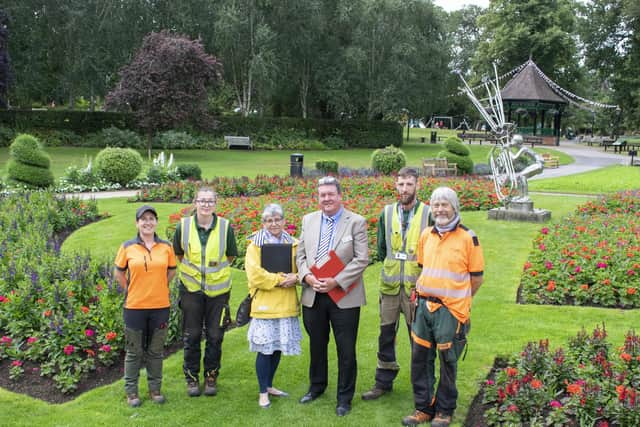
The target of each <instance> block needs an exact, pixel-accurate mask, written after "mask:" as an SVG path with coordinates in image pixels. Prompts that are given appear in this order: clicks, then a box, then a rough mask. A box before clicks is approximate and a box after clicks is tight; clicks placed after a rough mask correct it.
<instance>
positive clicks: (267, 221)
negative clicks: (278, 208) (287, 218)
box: [262, 218, 284, 224]
mask: <svg viewBox="0 0 640 427" xmlns="http://www.w3.org/2000/svg"><path fill="white" fill-rule="evenodd" d="M282 221H284V218H269V219H265V220H264V221H262V222H264V223H265V224H280V223H281V222H282Z"/></svg>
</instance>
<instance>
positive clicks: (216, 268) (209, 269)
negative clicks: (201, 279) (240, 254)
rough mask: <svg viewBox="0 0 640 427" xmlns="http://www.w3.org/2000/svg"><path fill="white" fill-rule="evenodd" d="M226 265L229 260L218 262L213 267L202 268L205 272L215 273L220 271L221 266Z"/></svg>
mask: <svg viewBox="0 0 640 427" xmlns="http://www.w3.org/2000/svg"><path fill="white" fill-rule="evenodd" d="M228 266H229V261H222V262H221V263H219V264H218V265H217V266H215V267H206V268H205V269H204V272H205V274H211V273H217V272H218V271H220V270H222V269H223V268H225V267H228Z"/></svg>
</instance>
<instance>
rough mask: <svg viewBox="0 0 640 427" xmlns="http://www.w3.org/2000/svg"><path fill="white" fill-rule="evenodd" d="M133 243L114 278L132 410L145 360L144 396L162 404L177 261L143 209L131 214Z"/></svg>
mask: <svg viewBox="0 0 640 427" xmlns="http://www.w3.org/2000/svg"><path fill="white" fill-rule="evenodd" d="M136 227H137V229H138V234H137V236H136V237H135V238H133V239H131V240H128V241H126V242H124V243H123V244H122V245H121V246H120V249H119V251H118V255H116V260H115V265H116V266H115V278H116V280H117V281H118V283H120V286H122V288H123V289H124V290H125V295H126V296H125V302H124V310H123V313H124V325H125V341H126V344H125V346H126V347H125V349H126V357H125V360H124V388H125V392H126V393H127V403H128V404H129V406H131V407H137V406H140V404H141V403H142V402H141V400H140V397H139V394H138V378H139V376H140V367H141V365H142V361H143V360H146V367H147V382H148V385H149V396H150V398H151V400H152V401H153V402H155V403H164V402H165V398H164V396H162V393H161V392H160V388H161V386H162V356H163V354H162V353H163V350H164V341H165V338H166V336H167V325H168V323H169V307H170V301H169V283H170V282H171V280H172V279H173V276H175V274H176V256H175V254H174V252H173V247H172V246H171V243H169V242H167V241H164V240H161V239H160V238H159V237H158V235H157V234H156V228H157V227H158V214H157V212H156V210H155V209H154V208H153V207H151V206H149V205H144V206H141V207H140V208H138V210H137V211H136Z"/></svg>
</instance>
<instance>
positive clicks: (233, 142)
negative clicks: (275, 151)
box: [224, 136, 253, 150]
mask: <svg viewBox="0 0 640 427" xmlns="http://www.w3.org/2000/svg"><path fill="white" fill-rule="evenodd" d="M224 142H226V143H227V148H231V147H244V148H247V149H249V150H252V149H253V144H251V138H249V137H248V136H225V137H224Z"/></svg>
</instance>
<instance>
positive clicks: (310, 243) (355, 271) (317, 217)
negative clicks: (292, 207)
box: [296, 209, 369, 308]
mask: <svg viewBox="0 0 640 427" xmlns="http://www.w3.org/2000/svg"><path fill="white" fill-rule="evenodd" d="M321 224H322V212H321V211H316V212H312V213H310V214H307V215H305V216H304V218H302V233H301V235H300V242H299V244H298V252H297V255H296V264H297V266H298V277H299V278H300V282H301V283H302V298H301V302H302V305H304V306H305V307H311V306H313V302H314V300H315V297H316V292H315V291H314V290H313V289H312V288H311V287H310V286H309V285H307V284H306V283H304V281H303V280H304V277H305V276H306V275H307V274H311V271H310V268H311V266H313V265H314V263H315V258H316V253H317V251H318V243H319V242H318V241H319V239H320V226H321ZM331 249H333V250H334V251H335V252H336V255H338V257H339V258H340V259H341V260H342V262H343V263H344V265H345V268H344V270H342V271H341V272H340V273H338V275H337V276H335V279H336V281H337V282H338V285H339V286H340V287H341V288H342V289H344V290H347V288H349V286H351V284H353V283H354V282H357V285H356V286H354V287H353V288H352V289H351V291H349V293H348V294H347V295H345V296H344V297H343V298H342V299H341V300H340V301H338V307H340V308H352V307H360V306H362V305H365V304H366V297H365V292H364V282H363V281H362V274H363V273H364V270H365V268H367V265H369V246H368V245H367V222H366V220H365V219H364V218H363V217H362V216H360V215H358V214H356V213H353V212H351V211H349V210H346V209H345V210H344V211H343V212H342V215H341V216H340V220H339V221H338V223H337V224H336V231H335V235H334V238H333V246H332V247H331Z"/></svg>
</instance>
